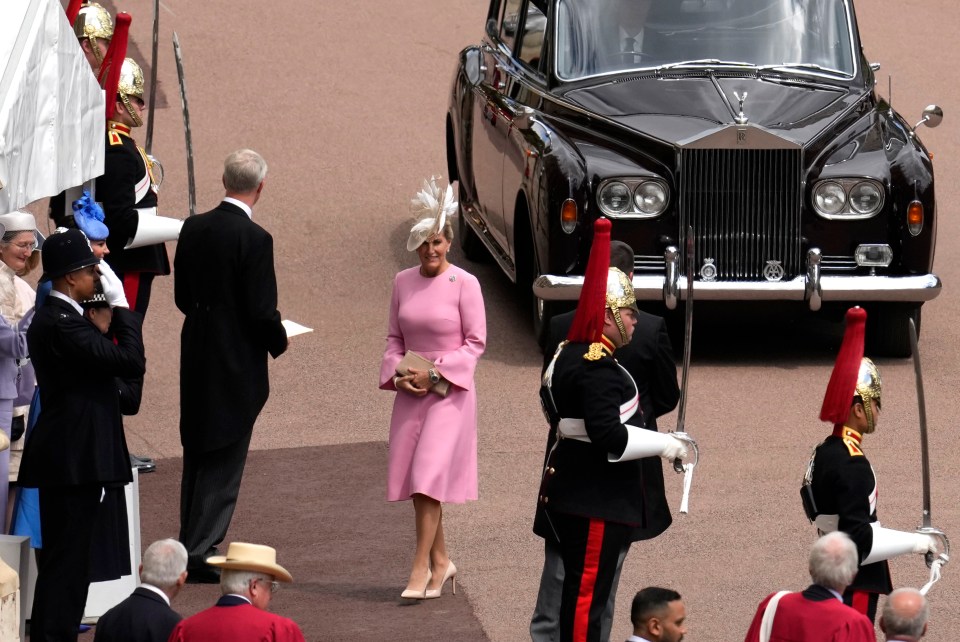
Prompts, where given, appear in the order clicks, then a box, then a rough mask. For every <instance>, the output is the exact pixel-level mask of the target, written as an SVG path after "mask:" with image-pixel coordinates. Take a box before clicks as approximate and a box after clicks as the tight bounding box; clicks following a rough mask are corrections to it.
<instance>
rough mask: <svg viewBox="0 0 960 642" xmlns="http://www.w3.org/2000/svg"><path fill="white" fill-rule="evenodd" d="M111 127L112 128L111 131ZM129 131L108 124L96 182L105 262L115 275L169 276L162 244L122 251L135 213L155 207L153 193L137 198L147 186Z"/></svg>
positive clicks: (143, 164)
mask: <svg viewBox="0 0 960 642" xmlns="http://www.w3.org/2000/svg"><path fill="white" fill-rule="evenodd" d="M111 127H112V128H111ZM128 132H129V129H128V128H126V127H124V126H123V125H118V124H117V123H108V128H107V138H106V141H107V142H106V144H107V147H106V152H105V154H104V157H103V175H102V176H100V177H99V178H98V179H97V183H96V197H95V198H96V200H97V201H98V202H99V203H101V204H102V205H103V215H104V220H103V222H104V224H106V226H107V227H108V228H109V229H110V236H108V237H107V247H108V248H110V254H108V255H107V257H106V261H107V263H109V264H110V267H112V268H113V269H114V271H115V272H119V273H121V274H122V273H125V272H150V273H154V274H170V260H169V259H168V258H167V248H166V246H164V244H163V243H158V244H156V245H146V246H143V247H138V248H134V249H132V250H125V249H123V248H124V246H126V244H127V243H129V242H130V239H132V238H133V237H134V236H136V234H137V225H138V224H139V221H140V217H139V215H138V214H137V209H143V208H149V207H156V206H157V193H156V192H155V191H154V190H153V187H152V186H151V187H148V188H147V189H146V191H145V192H143V190H142V189H141V190H140V192H141V193H142V194H141V195H140V196H139V198H138V191H137V186H138V185H143V183H144V181H147V182H150V180H151V179H150V176H149V175H148V172H147V164H146V160H145V158H146V156H145V152H144V151H143V150H142V149H141V148H140V147H139V146H138V145H137V143H136V141H134V140H133V138H131V137H130V135H129V133H128ZM132 303H133V302H132V301H131V304H132Z"/></svg>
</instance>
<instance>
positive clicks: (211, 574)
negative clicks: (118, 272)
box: [173, 149, 288, 583]
mask: <svg viewBox="0 0 960 642" xmlns="http://www.w3.org/2000/svg"><path fill="white" fill-rule="evenodd" d="M266 176H267V164H266V162H265V161H264V160H263V158H262V157H261V156H260V154H258V153H256V152H255V151H253V150H250V149H240V150H237V151H235V152H233V153H232V154H230V155H229V156H228V157H227V159H226V161H225V162H224V168H223V187H224V189H225V191H226V195H225V196H224V198H223V201H222V202H221V203H220V205H218V206H217V207H216V208H215V209H213V210H211V211H209V212H206V213H205V214H199V215H197V216H193V217H190V218H189V219H187V220H186V221H185V222H184V225H183V230H182V231H181V233H180V241H179V243H178V244H177V255H176V258H175V259H174V267H175V271H174V282H173V287H174V299H175V301H176V304H177V307H178V308H179V309H180V311H181V312H183V314H184V315H185V318H184V320H183V331H182V332H181V335H180V443H181V444H182V446H183V478H182V483H181V486H180V541H181V542H183V545H184V546H186V547H187V554H188V561H187V570H188V571H189V572H190V575H189V577H188V580H187V581H188V582H197V583H217V582H218V581H219V575H218V574H217V573H216V572H215V569H213V568H211V567H209V566H207V565H206V564H205V561H206V559H207V558H208V557H211V556H213V555H216V554H217V548H216V547H217V545H218V544H220V543H221V542H222V541H223V538H224V537H225V536H226V533H227V527H228V526H229V525H230V520H231V519H232V517H233V510H234V507H235V506H236V504H237V497H238V496H239V494H240V481H241V478H242V477H243V467H244V464H245V463H246V460H247V449H248V447H249V445H250V437H251V435H252V434H253V425H254V422H255V421H256V419H257V416H258V415H259V414H260V410H261V409H262V408H263V405H264V404H265V403H266V402H267V396H268V394H269V391H270V384H269V380H268V374H267V354H268V353H269V354H270V355H271V356H272V357H273V358H277V357H279V356H280V355H281V354H283V352H284V351H285V350H286V349H287V346H288V341H287V334H286V331H285V330H284V328H283V324H282V323H281V322H280V312H278V311H277V278H276V275H275V273H274V266H273V237H272V236H270V234H269V233H268V232H267V231H266V230H264V229H263V228H262V227H260V226H259V225H257V224H256V223H255V222H254V221H253V206H254V205H255V204H256V203H257V202H258V201H259V200H260V195H261V194H262V192H263V186H264V181H265V179H266Z"/></svg>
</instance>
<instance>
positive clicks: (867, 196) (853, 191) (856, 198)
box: [850, 181, 883, 214]
mask: <svg viewBox="0 0 960 642" xmlns="http://www.w3.org/2000/svg"><path fill="white" fill-rule="evenodd" d="M882 205H883V192H882V191H881V190H880V187H879V186H878V185H877V184H876V183H873V182H872V181H861V182H859V183H857V184H856V185H854V186H853V187H851V188H850V207H852V208H853V210H854V211H855V212H857V213H858V214H875V213H876V212H878V211H879V210H880V207H881V206H882Z"/></svg>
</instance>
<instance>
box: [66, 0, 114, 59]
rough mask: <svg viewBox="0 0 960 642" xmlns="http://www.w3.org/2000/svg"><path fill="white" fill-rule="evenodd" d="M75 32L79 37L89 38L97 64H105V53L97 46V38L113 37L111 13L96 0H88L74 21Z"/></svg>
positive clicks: (106, 38)
mask: <svg viewBox="0 0 960 642" xmlns="http://www.w3.org/2000/svg"><path fill="white" fill-rule="evenodd" d="M73 33H75V34H76V36H77V38H79V39H81V40H82V39H84V38H86V39H88V40H89V41H90V49H91V50H92V51H93V55H94V57H95V58H96V59H97V64H99V65H102V64H103V55H102V54H101V53H100V47H99V46H97V38H103V39H104V40H110V39H111V38H113V19H112V18H110V13H109V12H108V11H107V10H106V9H104V8H103V7H101V6H100V5H99V4H97V3H96V2H87V3H84V5H83V6H82V7H80V12H79V13H78V14H77V19H76V20H74V22H73Z"/></svg>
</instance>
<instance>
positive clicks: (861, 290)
mask: <svg viewBox="0 0 960 642" xmlns="http://www.w3.org/2000/svg"><path fill="white" fill-rule="evenodd" d="M666 258H667V266H666V268H667V269H666V274H667V276H636V275H635V276H634V277H633V289H634V292H636V296H637V300H638V301H656V300H662V301H663V303H664V304H665V305H666V306H667V308H669V309H671V310H672V309H674V308H676V306H677V301H679V300H682V299H683V298H685V297H686V287H687V278H686V277H685V276H681V275H680V270H679V262H678V253H677V252H676V251H675V250H674V248H668V249H667V252H666ZM582 285H583V277H582V276H555V275H552V274H544V275H542V276H539V277H537V279H536V280H535V281H534V283H533V293H534V294H535V295H536V296H538V297H539V298H541V299H543V300H544V301H576V300H577V299H578V298H580V288H581V286H582ZM940 288H941V284H940V277H938V276H937V275H936V274H921V275H916V276H823V275H822V274H821V272H820V251H819V250H816V249H813V250H810V251H809V252H808V253H807V273H806V275H805V276H798V277H797V278H795V279H792V280H790V281H777V282H769V281H695V282H694V289H695V290H696V293H695V295H694V296H695V297H696V299H697V300H698V301H806V302H807V304H808V305H809V307H810V309H811V310H814V311H816V310H819V309H820V307H821V305H822V304H823V302H824V301H840V302H850V303H856V302H868V301H886V302H902V303H921V302H923V301H930V300H931V299H935V298H936V297H937V295H939V294H940Z"/></svg>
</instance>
